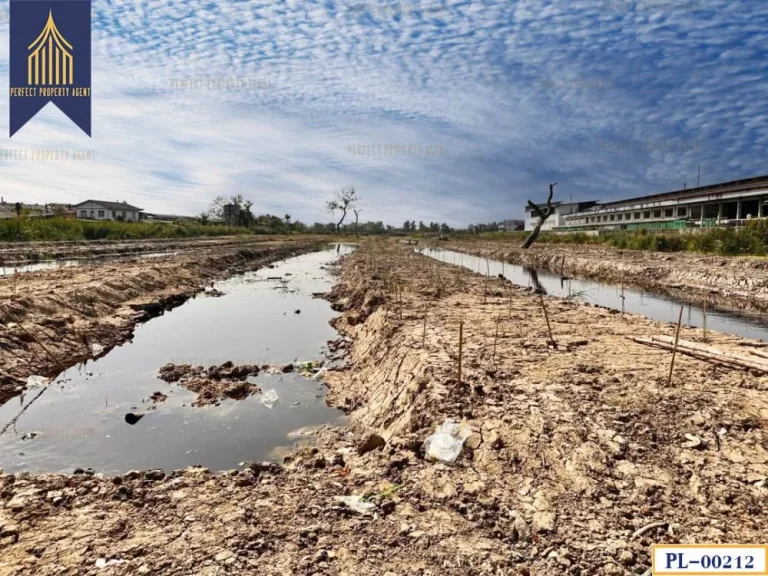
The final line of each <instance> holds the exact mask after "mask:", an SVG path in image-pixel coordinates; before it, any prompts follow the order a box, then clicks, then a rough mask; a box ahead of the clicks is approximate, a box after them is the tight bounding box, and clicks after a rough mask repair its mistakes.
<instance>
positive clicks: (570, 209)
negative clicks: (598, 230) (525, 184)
mask: <svg viewBox="0 0 768 576" xmlns="http://www.w3.org/2000/svg"><path fill="white" fill-rule="evenodd" d="M595 204H597V202H596V201H590V202H552V207H553V208H554V209H555V212H554V214H552V215H551V216H550V217H549V218H547V220H546V221H545V222H544V225H543V226H542V227H541V230H542V231H544V230H553V229H555V228H559V227H560V226H563V225H564V224H565V217H566V216H568V215H569V214H576V213H577V212H582V211H584V210H587V209H589V208H591V207H592V206H594V205H595ZM537 206H538V207H539V208H541V209H544V208H546V207H547V205H546V204H537ZM538 221H539V217H538V216H537V215H536V213H535V212H534V211H533V210H531V207H530V206H528V205H526V206H525V230H526V231H530V230H533V229H534V227H535V226H536V224H537V223H538Z"/></svg>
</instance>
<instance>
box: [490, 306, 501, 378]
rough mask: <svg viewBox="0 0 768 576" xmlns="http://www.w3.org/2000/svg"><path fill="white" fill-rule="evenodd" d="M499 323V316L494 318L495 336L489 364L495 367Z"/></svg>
mask: <svg viewBox="0 0 768 576" xmlns="http://www.w3.org/2000/svg"><path fill="white" fill-rule="evenodd" d="M499 322H501V314H499V315H498V316H497V317H496V335H495V336H494V337H493V356H491V363H492V364H493V365H494V367H495V366H496V343H497V342H498V341H499Z"/></svg>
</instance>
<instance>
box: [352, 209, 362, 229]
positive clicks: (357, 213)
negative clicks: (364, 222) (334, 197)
mask: <svg viewBox="0 0 768 576" xmlns="http://www.w3.org/2000/svg"><path fill="white" fill-rule="evenodd" d="M362 211H363V209H362V208H352V212H354V213H355V236H360V234H358V233H357V221H358V220H360V212H362Z"/></svg>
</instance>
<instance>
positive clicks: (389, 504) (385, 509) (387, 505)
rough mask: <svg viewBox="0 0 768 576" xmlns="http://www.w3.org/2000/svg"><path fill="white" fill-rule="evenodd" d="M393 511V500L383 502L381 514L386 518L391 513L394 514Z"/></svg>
mask: <svg viewBox="0 0 768 576" xmlns="http://www.w3.org/2000/svg"><path fill="white" fill-rule="evenodd" d="M394 511H395V502H394V501H393V500H385V501H384V502H383V503H382V504H381V513H382V514H383V515H384V516H388V515H390V514H392V512H394Z"/></svg>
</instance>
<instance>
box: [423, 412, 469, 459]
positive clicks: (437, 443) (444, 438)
mask: <svg viewBox="0 0 768 576" xmlns="http://www.w3.org/2000/svg"><path fill="white" fill-rule="evenodd" d="M470 434H471V431H470V430H469V429H466V428H465V429H462V426H461V425H460V424H458V423H456V422H453V421H451V420H446V421H445V422H443V423H442V424H441V425H440V426H438V427H437V430H435V433H434V434H432V436H430V437H429V438H427V439H426V440H425V441H424V448H425V450H426V454H427V456H428V457H429V458H433V459H434V460H439V461H440V462H445V463H446V464H450V463H452V462H453V461H454V460H456V458H458V457H459V454H461V449H462V448H463V447H464V441H465V440H466V439H467V438H469V436H470Z"/></svg>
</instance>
